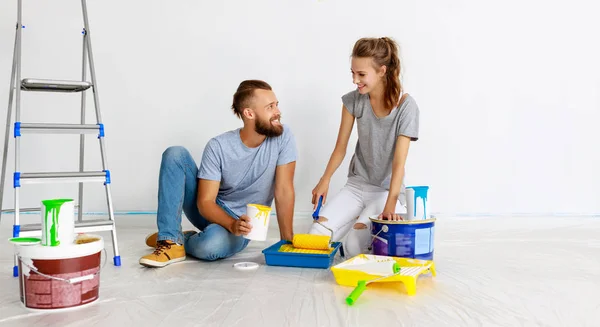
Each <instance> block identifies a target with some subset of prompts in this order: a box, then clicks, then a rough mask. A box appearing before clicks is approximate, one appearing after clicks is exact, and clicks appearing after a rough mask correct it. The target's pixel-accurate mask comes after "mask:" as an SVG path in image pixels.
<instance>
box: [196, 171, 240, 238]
mask: <svg viewBox="0 0 600 327" xmlns="http://www.w3.org/2000/svg"><path fill="white" fill-rule="evenodd" d="M220 183H221V182H220V181H214V180H206V179H199V180H198V198H197V206H198V210H199V211H200V214H201V215H202V217H204V218H206V220H208V221H210V222H211V223H215V224H219V225H221V226H223V227H224V228H225V229H227V230H228V231H229V232H230V233H232V234H234V235H236V236H239V235H246V234H248V233H249V232H250V229H251V226H250V223H249V222H248V221H249V219H247V217H246V216H245V215H243V216H242V217H240V219H239V220H237V219H235V218H233V217H231V216H229V214H227V212H225V210H223V208H221V207H220V206H219V205H218V204H217V202H216V198H217V193H218V192H219V185H220Z"/></svg>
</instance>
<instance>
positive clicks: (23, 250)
mask: <svg viewBox="0 0 600 327" xmlns="http://www.w3.org/2000/svg"><path fill="white" fill-rule="evenodd" d="M88 236H90V237H95V238H97V239H98V240H96V241H94V242H89V243H83V244H75V243H73V244H64V245H63V244H61V245H60V246H43V245H28V246H17V254H18V255H19V256H20V257H23V258H29V259H38V260H54V259H69V258H79V257H84V256H88V255H91V254H94V253H98V252H100V251H102V250H103V249H104V239H103V238H102V237H101V236H98V235H89V234H88Z"/></svg>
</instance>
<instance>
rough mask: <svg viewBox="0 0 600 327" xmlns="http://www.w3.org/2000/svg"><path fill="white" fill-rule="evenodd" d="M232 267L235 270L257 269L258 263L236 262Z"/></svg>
mask: <svg viewBox="0 0 600 327" xmlns="http://www.w3.org/2000/svg"><path fill="white" fill-rule="evenodd" d="M233 268H235V269H237V270H255V269H258V263H256V262H238V263H236V264H234V265H233Z"/></svg>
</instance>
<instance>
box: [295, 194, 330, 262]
mask: <svg viewBox="0 0 600 327" xmlns="http://www.w3.org/2000/svg"><path fill="white" fill-rule="evenodd" d="M322 204H323V196H322V195H321V197H319V204H318V205H317V210H315V212H313V215H312V217H313V220H314V222H316V223H317V224H319V225H321V226H323V227H324V228H325V229H327V230H328V231H329V232H330V233H331V235H330V236H327V235H312V234H296V235H294V238H293V240H292V245H293V246H294V248H297V249H309V250H329V249H330V248H331V247H332V240H333V230H331V229H330V228H328V227H327V226H325V225H323V224H321V222H319V211H320V210H321V205H322Z"/></svg>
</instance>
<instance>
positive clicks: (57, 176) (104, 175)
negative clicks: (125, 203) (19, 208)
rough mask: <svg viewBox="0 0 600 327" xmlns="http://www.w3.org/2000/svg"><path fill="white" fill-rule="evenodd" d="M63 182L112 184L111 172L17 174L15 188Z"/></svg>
mask: <svg viewBox="0 0 600 327" xmlns="http://www.w3.org/2000/svg"><path fill="white" fill-rule="evenodd" d="M56 180H60V181H63V182H105V183H107V184H110V171H108V170H106V171H84V172H79V171H76V172H56V173H15V177H14V182H15V187H18V186H20V185H21V184H34V183H50V182H54V181H56Z"/></svg>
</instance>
